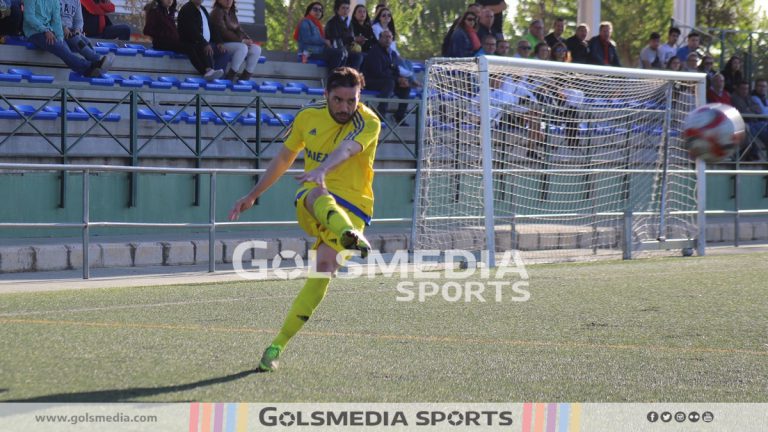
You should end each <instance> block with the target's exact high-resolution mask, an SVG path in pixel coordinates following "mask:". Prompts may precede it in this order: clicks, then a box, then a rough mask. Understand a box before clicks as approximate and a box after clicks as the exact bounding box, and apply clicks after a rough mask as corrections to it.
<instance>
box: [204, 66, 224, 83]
mask: <svg viewBox="0 0 768 432" xmlns="http://www.w3.org/2000/svg"><path fill="white" fill-rule="evenodd" d="M222 75H224V71H223V70H221V69H211V70H209V71H208V72H206V73H205V75H203V78H205V80H206V81H213V80H215V79H219V78H221V76H222Z"/></svg>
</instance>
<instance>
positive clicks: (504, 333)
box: [0, 253, 768, 402]
mask: <svg viewBox="0 0 768 432" xmlns="http://www.w3.org/2000/svg"><path fill="white" fill-rule="evenodd" d="M766 263H768V254H766V253H752V254H739V255H720V256H709V257H704V258H653V259H645V260H635V261H624V262H621V261H612V262H595V263H583V264H553V265H536V266H529V267H528V271H529V273H530V280H529V284H530V285H529V288H528V290H529V291H530V293H531V298H530V300H529V301H527V302H523V303H513V302H503V303H496V302H493V301H487V302H485V303H480V302H471V303H464V302H456V303H451V302H447V301H445V300H443V299H442V298H431V299H429V300H427V301H426V302H423V303H419V302H410V303H406V302H398V301H396V300H395V298H396V296H397V295H398V293H397V291H396V290H395V286H396V285H397V283H398V282H399V281H400V279H398V278H387V277H376V278H374V279H355V280H340V279H339V280H335V281H334V282H333V283H332V285H331V288H330V291H329V294H328V296H327V297H326V298H325V300H324V301H323V303H322V304H321V305H320V307H319V309H318V310H317V312H316V314H315V315H314V316H313V317H312V319H311V320H310V321H309V322H308V323H307V325H306V326H305V327H304V330H303V331H302V332H301V333H300V334H299V335H298V336H297V337H296V338H294V340H293V341H292V342H291V344H290V345H289V346H288V349H287V350H286V352H285V353H284V355H283V357H282V368H281V369H280V370H279V371H278V372H276V373H256V372H255V371H254V369H255V367H256V365H257V362H258V359H259V357H260V356H261V353H262V351H263V349H264V348H265V347H266V345H268V343H269V341H270V340H271V339H272V337H273V335H274V334H275V332H276V331H277V329H278V328H279V326H280V325H281V324H282V320H283V317H284V314H285V313H286V311H287V309H288V307H289V305H290V302H291V301H292V299H293V297H294V296H295V294H296V293H297V292H298V290H299V289H300V288H301V285H302V284H303V281H302V280H294V281H268V282H238V283H228V284H215V285H186V286H171V287H168V286H164V287H146V288H121V289H89V290H74V291H59V292H47V293H24V294H4V295H0V400H4V401H8V400H18V401H29V402H36V401H37V402H39V401H69V402H78V401H79V402H83V401H90V402H123V401H167V402H180V401H244V402H266V401H271V402H313V401H318V402H329V401H342V402H354V401H359V402H412V401H425V402H431V401H435V402H442V401H445V402H449V401H450V402H460V401H467V402H504V401H555V400H564V401H584V402H605V401H608V402H625V401H636V402H653V401H680V402H683V401H684V402H706V401H717V402H768V391H766V390H767V388H766V381H765V377H766V376H768V301H766V294H767V292H766V289H767V288H768V264H766ZM438 283H439V281H438ZM486 299H487V300H490V297H489V296H486Z"/></svg>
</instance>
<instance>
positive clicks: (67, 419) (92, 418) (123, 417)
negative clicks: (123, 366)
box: [35, 413, 157, 425]
mask: <svg viewBox="0 0 768 432" xmlns="http://www.w3.org/2000/svg"><path fill="white" fill-rule="evenodd" d="M35 421H36V422H37V423H69V424H73V425H76V424H80V423H157V416H153V415H133V416H131V415H127V414H123V413H117V414H113V415H103V414H100V415H95V414H88V413H85V414H77V415H36V416H35Z"/></svg>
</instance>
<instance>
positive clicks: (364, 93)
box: [360, 90, 381, 97]
mask: <svg viewBox="0 0 768 432" xmlns="http://www.w3.org/2000/svg"><path fill="white" fill-rule="evenodd" d="M379 93H381V92H380V91H378V90H362V91H361V92H360V94H361V95H362V96H373V97H376V96H378V95H379Z"/></svg>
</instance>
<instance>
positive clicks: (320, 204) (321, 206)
mask: <svg viewBox="0 0 768 432" xmlns="http://www.w3.org/2000/svg"><path fill="white" fill-rule="evenodd" d="M312 208H313V209H314V210H315V217H316V218H317V220H318V221H320V223H321V224H323V226H324V227H326V228H328V229H329V230H331V232H332V233H334V234H336V235H337V236H338V237H341V233H343V232H344V231H347V230H351V229H354V226H353V225H352V221H351V220H349V216H347V212H346V211H344V209H342V208H341V207H339V205H338V204H337V203H336V200H335V199H334V198H333V197H332V196H331V195H321V196H320V197H318V198H317V199H316V200H315V203H314V205H313V206H312Z"/></svg>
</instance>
